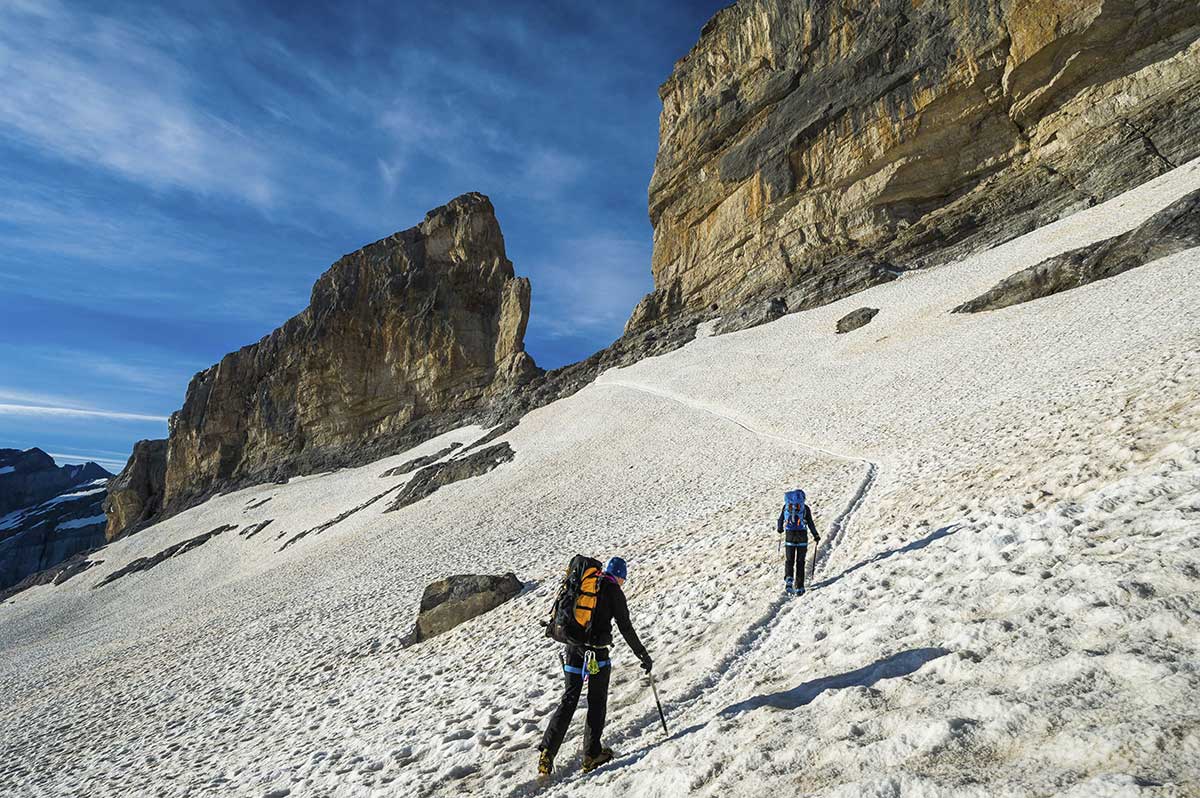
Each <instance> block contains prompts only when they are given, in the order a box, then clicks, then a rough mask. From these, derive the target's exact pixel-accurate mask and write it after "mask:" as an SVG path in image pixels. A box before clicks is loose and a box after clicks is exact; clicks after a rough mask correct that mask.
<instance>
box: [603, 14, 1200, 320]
mask: <svg viewBox="0 0 1200 798" xmlns="http://www.w3.org/2000/svg"><path fill="white" fill-rule="evenodd" d="M659 95H660V97H661V98H662V103H663V110H662V116H661V118H660V130H659V151H658V157H657V160H656V163H655V170H654V176H653V178H652V180H651V184H650V189H649V208H650V219H651V222H652V223H653V225H654V254H653V260H652V272H653V276H654V286H655V288H654V291H653V292H652V293H651V294H649V295H648V296H647V297H646V299H645V300H643V302H642V303H641V304H639V306H638V307H637V309H636V310H635V311H634V313H633V314H632V316H631V317H630V320H629V323H628V325H627V327H626V331H627V333H636V332H639V331H642V330H646V329H651V328H654V327H657V326H660V325H662V324H663V323H664V322H668V321H672V320H675V319H678V318H682V317H684V316H689V315H697V314H698V315H700V316H701V320H703V319H705V318H712V317H714V316H722V317H723V318H724V319H725V320H726V322H727V323H726V325H725V327H724V329H725V330H726V331H728V330H731V329H740V328H741V327H742V325H753V324H755V323H761V322H762V321H764V320H770V319H771V318H774V317H777V315H778V314H780V313H781V312H795V310H796V309H797V307H798V305H799V304H803V305H805V306H808V307H811V306H813V305H816V304H824V303H827V302H830V301H832V300H835V299H839V298H841V297H844V296H846V295H848V294H849V293H853V292H854V291H856V290H860V289H861V288H864V287H867V286H869V285H873V284H875V283H876V282H878V281H882V280H885V279H890V277H891V276H894V274H895V273H896V272H897V271H902V270H906V269H912V268H921V267H925V266H929V265H933V264H936V263H941V262H945V261H948V260H952V259H955V258H958V257H961V256H963V255H965V254H967V253H969V252H971V251H974V250H977V249H980V248H984V247H987V246H992V245H995V244H998V243H1000V242H1002V241H1005V240H1008V239H1011V238H1014V237H1016V236H1018V235H1021V234H1023V233H1025V232H1028V231H1029V230H1032V229H1034V228H1036V227H1039V226H1042V225H1044V224H1046V223H1049V222H1052V221H1055V220H1056V219H1058V218H1061V217H1062V216H1065V215H1067V214H1069V213H1071V212H1073V211H1075V210H1077V209H1079V208H1083V207H1087V206H1090V205H1093V204H1095V203H1097V202H1099V201H1102V200H1104V199H1107V198H1109V197H1112V196H1114V195H1116V194H1118V193H1120V192H1122V191H1124V190H1126V189H1128V188H1130V187H1132V186H1134V185H1137V184H1139V183H1141V182H1144V181H1145V180H1148V179H1150V178H1153V177H1156V176H1157V175H1159V174H1162V173H1163V172H1165V171H1167V170H1169V169H1171V168H1173V167H1174V166H1175V165H1176V164H1180V163H1183V162H1185V161H1187V160H1190V159H1191V158H1194V157H1196V156H1198V155H1200V4H1197V3H1196V2H1195V0H1122V2H1105V0H1079V2H1077V3H1060V4H1050V5H1047V4H1045V3H1041V2H1038V1H1037V0H979V2H972V3H967V4H965V5H963V6H962V7H961V8H960V7H959V6H953V7H951V6H948V5H947V4H945V3H913V2H911V1H910V0H882V1H881V2H878V3H874V4H861V3H849V4H847V3H836V2H832V1H831V0H799V2H784V0H741V2H738V3H736V4H735V5H733V6H730V7H728V8H726V9H724V10H722V11H720V12H718V13H717V15H716V16H715V17H714V18H713V19H712V20H711V21H710V22H709V23H708V24H707V25H706V26H705V27H704V30H703V31H702V33H701V37H700V41H699V43H698V44H697V45H696V46H695V47H694V48H693V49H692V51H691V53H689V54H688V55H687V56H686V57H684V58H683V59H681V60H680V61H679V62H678V63H677V64H676V65H675V68H674V70H673V72H672V74H671V76H670V77H669V78H668V79H667V81H666V83H664V84H663V86H662V87H661V88H660V90H659ZM865 253H872V256H871V257H866V256H865ZM796 287H804V292H803V293H804V300H803V302H802V303H796V302H793V301H792V299H791V298H789V296H788V294H789V292H790V291H791V290H792V289H793V288H796ZM779 301H782V302H783V304H784V307H781V306H780V305H779ZM764 303H765V304H764Z"/></svg>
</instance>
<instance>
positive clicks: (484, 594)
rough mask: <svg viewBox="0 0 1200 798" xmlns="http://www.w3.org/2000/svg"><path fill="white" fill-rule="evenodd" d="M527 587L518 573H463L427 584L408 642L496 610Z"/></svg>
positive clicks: (446, 630)
mask: <svg viewBox="0 0 1200 798" xmlns="http://www.w3.org/2000/svg"><path fill="white" fill-rule="evenodd" d="M523 587H524V586H523V585H522V584H521V580H520V579H517V576H516V574H514V573H512V572H511V571H510V572H509V573H506V574H504V575H503V576H484V575H480V574H461V575H458V576H448V577H446V578H445V579H439V580H438V581H436V582H433V583H432V584H429V585H427V586H426V587H425V592H424V593H422V594H421V608H420V612H419V613H418V615H417V620H416V623H415V624H413V628H412V631H411V632H410V633H409V635H408V638H407V639H406V643H407V644H409V645H412V644H415V643H419V642H421V641H422V640H428V639H429V638H431V637H434V636H435V635H440V634H442V633H443V632H448V631H450V630H451V629H453V628H454V627H456V626H458V625H459V624H461V623H465V622H466V621H469V620H471V619H472V618H475V617H476V616H479V615H482V614H483V613H485V612H488V611H490V610H494V609H495V608H496V607H499V606H500V605H501V604H503V603H504V602H506V601H509V600H510V599H513V598H515V597H516V596H517V595H518V594H519V593H520V592H521V589H522V588H523Z"/></svg>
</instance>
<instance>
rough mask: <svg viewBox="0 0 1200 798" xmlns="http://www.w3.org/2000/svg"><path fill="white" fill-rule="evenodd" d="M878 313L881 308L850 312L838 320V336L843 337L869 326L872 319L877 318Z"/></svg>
mask: <svg viewBox="0 0 1200 798" xmlns="http://www.w3.org/2000/svg"><path fill="white" fill-rule="evenodd" d="M878 313H879V308H859V309H858V310H852V311H850V312H849V313H847V314H846V315H845V316H842V317H841V318H840V319H838V322H837V331H838V334H839V335H842V334H845V333H848V332H852V331H854V330H857V329H859V328H860V327H865V326H867V325H868V324H870V323H871V319H873V318H875V316H876V314H878Z"/></svg>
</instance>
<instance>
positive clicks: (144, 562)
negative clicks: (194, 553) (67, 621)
mask: <svg viewBox="0 0 1200 798" xmlns="http://www.w3.org/2000/svg"><path fill="white" fill-rule="evenodd" d="M231 529H237V525H235V524H222V525H221V526H219V527H217V528H216V529H212V530H210V531H208V532H205V533H204V534H203V535H196V537H194V538H188V539H187V540H183V541H180V542H179V543H176V544H175V545H173V546H168V547H167V548H165V549H163V550H162V551H160V552H159V553H158V554H155V555H153V556H151V557H139V558H138V559H136V560H134V561H133V562H131V563H129V564H128V565H126V566H125V567H124V568H118V569H117V570H115V571H113V572H112V573H111V574H109V575H108V576H106V577H104V578H103V579H101V580H100V581H99V582H97V583H96V584H95V585H94V586H93V587H92V589H93V590H95V589H96V588H99V587H104V586H105V585H107V584H109V583H110V582H115V581H117V580H118V579H123V578H125V577H126V576H129V575H130V574H136V573H139V572H141V571H149V570H150V569H151V568H153V567H154V566H156V565H161V564H162V563H164V562H166V561H167V560H169V559H171V558H172V557H178V556H179V555H181V554H184V553H186V552H189V551H191V550H192V549H194V548H197V547H199V546H203V545H204V544H205V543H207V542H208V541H210V540H212V539H213V538H215V537H216V536H217V535H220V534H221V533H222V532H228V531H230V530H231Z"/></svg>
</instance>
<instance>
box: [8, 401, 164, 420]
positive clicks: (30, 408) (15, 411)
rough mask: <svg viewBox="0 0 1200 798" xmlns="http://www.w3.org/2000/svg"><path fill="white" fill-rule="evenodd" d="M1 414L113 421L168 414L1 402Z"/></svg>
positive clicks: (157, 417)
mask: <svg viewBox="0 0 1200 798" xmlns="http://www.w3.org/2000/svg"><path fill="white" fill-rule="evenodd" d="M0 416H58V417H69V418H106V419H110V420H113V421H161V422H163V423H164V424H165V423H166V422H167V417H166V416H149V415H144V414H142V413H123V412H120V411H116V410H80V409H79V408H77V407H50V406H47V405H11V404H0Z"/></svg>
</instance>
